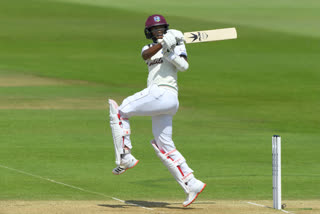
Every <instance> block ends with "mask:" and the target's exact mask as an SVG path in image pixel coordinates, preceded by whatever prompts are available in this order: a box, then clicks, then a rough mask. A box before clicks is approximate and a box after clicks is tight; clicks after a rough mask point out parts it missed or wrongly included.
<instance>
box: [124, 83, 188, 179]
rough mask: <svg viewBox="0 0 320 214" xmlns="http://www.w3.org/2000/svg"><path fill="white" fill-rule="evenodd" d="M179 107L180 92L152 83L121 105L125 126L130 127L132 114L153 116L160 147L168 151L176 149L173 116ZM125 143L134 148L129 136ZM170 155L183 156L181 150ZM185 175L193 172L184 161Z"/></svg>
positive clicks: (154, 133) (155, 134)
mask: <svg viewBox="0 0 320 214" xmlns="http://www.w3.org/2000/svg"><path fill="white" fill-rule="evenodd" d="M178 108H179V101H178V93H177V92H176V91H175V90H174V89H171V88H169V87H167V86H158V85H155V84H153V85H151V86H149V87H148V88H146V89H144V90H142V91H140V92H137V93H135V94H134V95H132V96H129V97H127V98H126V99H124V100H123V102H122V104H121V105H120V107H119V112H120V116H121V117H122V118H123V123H122V124H123V128H125V129H130V123H129V118H130V117H132V116H151V117H152V132H153V136H154V139H155V141H156V144H157V145H158V147H159V149H160V150H162V151H164V152H165V153H168V152H170V151H173V150H175V149H176V147H175V145H174V142H173V141H172V118H173V116H174V115H175V114H176V112H177V110H178ZM124 144H125V145H126V146H127V147H128V148H130V149H132V144H131V140H130V137H129V136H126V137H125V139H124ZM170 157H171V158H172V159H173V160H178V159H180V158H181V157H182V155H181V153H180V152H178V151H177V152H174V153H173V154H172V155H170ZM180 168H181V170H182V172H183V174H184V175H187V174H190V173H192V172H193V170H192V169H190V168H189V166H188V165H187V164H186V162H184V163H183V164H181V166H180Z"/></svg>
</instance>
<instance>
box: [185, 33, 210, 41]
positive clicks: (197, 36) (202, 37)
mask: <svg viewBox="0 0 320 214" xmlns="http://www.w3.org/2000/svg"><path fill="white" fill-rule="evenodd" d="M191 34H192V36H191V37H189V38H191V39H193V40H192V41H191V42H194V41H196V40H197V39H199V42H201V41H203V40H206V39H207V38H208V34H206V33H204V32H202V33H201V32H198V34H194V33H191Z"/></svg>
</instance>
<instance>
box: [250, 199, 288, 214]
mask: <svg viewBox="0 0 320 214" xmlns="http://www.w3.org/2000/svg"><path fill="white" fill-rule="evenodd" d="M247 203H248V204H251V205H255V206H259V207H265V208H271V209H272V207H268V206H266V205H262V204H256V203H253V202H250V201H249V202H247ZM279 211H281V212H284V213H289V214H294V213H293V212H289V211H287V210H283V209H281V210H279Z"/></svg>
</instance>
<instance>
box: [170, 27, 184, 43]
mask: <svg viewBox="0 0 320 214" xmlns="http://www.w3.org/2000/svg"><path fill="white" fill-rule="evenodd" d="M167 33H170V34H172V35H173V36H174V37H175V39H176V41H177V43H178V44H181V43H183V41H184V36H183V33H182V32H181V31H179V30H174V29H170V30H168V32H167Z"/></svg>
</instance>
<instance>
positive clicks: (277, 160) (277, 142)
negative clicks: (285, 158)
mask: <svg viewBox="0 0 320 214" xmlns="http://www.w3.org/2000/svg"><path fill="white" fill-rule="evenodd" d="M272 179H273V180H272V189H273V208H274V209H278V210H280V209H281V137H280V136H279V135H273V137H272Z"/></svg>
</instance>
